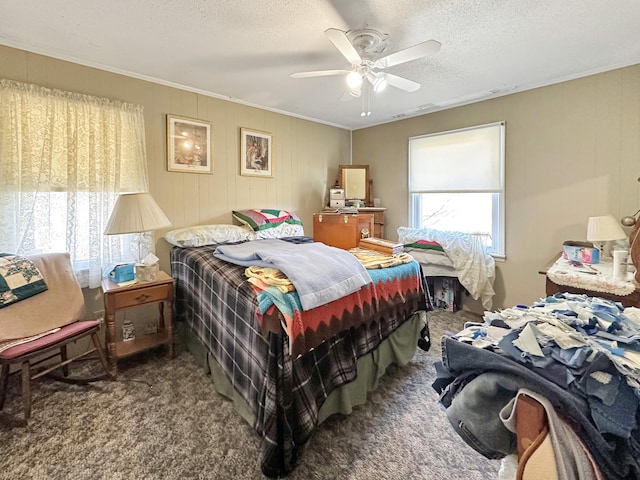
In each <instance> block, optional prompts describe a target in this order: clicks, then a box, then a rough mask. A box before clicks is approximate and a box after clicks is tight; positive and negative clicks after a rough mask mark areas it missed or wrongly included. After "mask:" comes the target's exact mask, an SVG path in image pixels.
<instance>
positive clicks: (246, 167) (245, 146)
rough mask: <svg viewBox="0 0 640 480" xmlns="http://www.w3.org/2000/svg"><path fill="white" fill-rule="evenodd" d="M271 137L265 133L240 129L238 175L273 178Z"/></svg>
mask: <svg viewBox="0 0 640 480" xmlns="http://www.w3.org/2000/svg"><path fill="white" fill-rule="evenodd" d="M272 150H273V136H272V135H271V134H270V133H267V132H260V131H257V130H249V129H248V128H241V129H240V175H248V176H254V177H273V159H272V158H271V152H272Z"/></svg>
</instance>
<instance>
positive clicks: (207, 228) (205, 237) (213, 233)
mask: <svg viewBox="0 0 640 480" xmlns="http://www.w3.org/2000/svg"><path fill="white" fill-rule="evenodd" d="M255 238H256V233H255V232H254V231H253V230H251V229H250V228H248V227H244V226H239V225H196V226H193V227H185V228H178V229H176V230H171V231H170V232H167V233H165V235H164V239H165V240H166V241H167V242H169V243H170V244H171V245H175V246H176V247H202V246H204V245H213V244H217V243H229V242H242V241H244V240H255Z"/></svg>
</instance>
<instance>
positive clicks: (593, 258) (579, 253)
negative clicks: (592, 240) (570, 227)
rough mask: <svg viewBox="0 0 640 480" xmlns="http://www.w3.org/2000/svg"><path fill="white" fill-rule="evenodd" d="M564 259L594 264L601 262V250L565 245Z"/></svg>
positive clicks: (563, 249)
mask: <svg viewBox="0 0 640 480" xmlns="http://www.w3.org/2000/svg"><path fill="white" fill-rule="evenodd" d="M562 257H563V258H564V259H565V260H569V261H576V262H581V263H587V264H593V263H599V262H600V250H598V249H597V248H591V247H579V246H573V245H563V247H562Z"/></svg>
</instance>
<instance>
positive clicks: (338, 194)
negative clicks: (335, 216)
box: [329, 185, 345, 208]
mask: <svg viewBox="0 0 640 480" xmlns="http://www.w3.org/2000/svg"><path fill="white" fill-rule="evenodd" d="M344 199H345V197H344V188H342V187H339V186H338V185H336V186H335V187H333V188H331V189H329V206H330V207H332V208H344Z"/></svg>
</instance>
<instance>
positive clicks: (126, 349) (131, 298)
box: [102, 272, 174, 375]
mask: <svg viewBox="0 0 640 480" xmlns="http://www.w3.org/2000/svg"><path fill="white" fill-rule="evenodd" d="M173 290H174V279H173V278H171V277H170V276H169V275H167V274H166V273H165V272H159V273H158V275H157V276H156V278H155V279H154V280H153V281H151V282H146V283H141V282H139V283H135V284H133V285H129V286H126V287H120V286H118V284H117V283H113V282H111V281H110V280H109V279H106V278H105V279H103V280H102V291H103V293H104V314H105V321H106V327H107V328H106V333H105V343H106V344H107V359H108V361H109V369H110V370H111V373H113V375H117V373H118V359H120V358H124V357H128V356H130V355H134V354H136V353H138V352H141V351H143V350H148V349H150V348H155V347H158V346H160V345H167V347H168V349H167V357H168V358H173V356H174V350H173ZM156 302H159V311H160V324H159V325H158V332H157V333H154V334H147V335H136V338H134V339H133V340H129V341H126V342H124V341H122V340H117V336H116V312H117V311H118V310H123V309H126V308H130V307H136V306H138V305H146V304H148V303H156ZM165 305H166V308H164V307H165Z"/></svg>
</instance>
